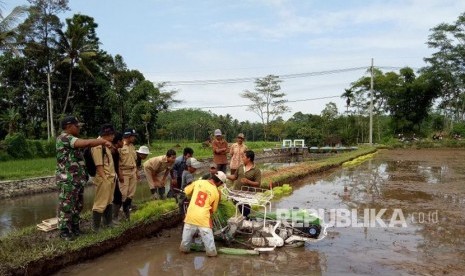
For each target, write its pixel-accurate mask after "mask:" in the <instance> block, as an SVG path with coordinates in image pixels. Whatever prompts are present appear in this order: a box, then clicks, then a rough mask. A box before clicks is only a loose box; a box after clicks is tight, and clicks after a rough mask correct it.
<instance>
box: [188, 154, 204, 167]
mask: <svg viewBox="0 0 465 276" xmlns="http://www.w3.org/2000/svg"><path fill="white" fill-rule="evenodd" d="M186 165H187V166H190V167H192V168H194V169H199V168H200V167H202V163H200V162H199V161H197V159H195V158H194V157H191V158H189V159H187V161H186Z"/></svg>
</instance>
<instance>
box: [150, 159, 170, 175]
mask: <svg viewBox="0 0 465 276" xmlns="http://www.w3.org/2000/svg"><path fill="white" fill-rule="evenodd" d="M167 160H168V159H167V157H166V155H161V156H155V157H152V158H150V159H149V160H147V161H145V162H144V170H148V171H150V172H152V173H153V174H155V175H158V174H159V173H161V172H165V171H166V170H167V169H168V170H170V169H171V165H172V164H168V162H167Z"/></svg>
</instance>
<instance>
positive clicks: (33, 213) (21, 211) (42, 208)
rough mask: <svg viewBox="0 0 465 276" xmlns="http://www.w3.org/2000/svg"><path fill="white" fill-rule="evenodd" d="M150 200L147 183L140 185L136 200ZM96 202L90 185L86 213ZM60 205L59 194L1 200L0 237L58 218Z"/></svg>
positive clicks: (85, 201) (86, 198) (87, 193)
mask: <svg viewBox="0 0 465 276" xmlns="http://www.w3.org/2000/svg"><path fill="white" fill-rule="evenodd" d="M148 198H150V191H149V190H148V188H147V183H146V182H141V183H139V184H138V188H137V191H136V195H135V199H136V200H142V199H148ZM93 201H94V186H92V185H89V186H87V187H86V188H85V190H84V211H83V212H85V211H88V210H91V209H92V205H93ZM57 204H58V194H57V193H44V194H37V195H31V196H24V197H18V198H13V199H4V200H0V236H3V235H5V234H7V233H9V232H10V231H12V230H14V229H20V228H22V227H26V226H30V225H35V224H38V223H40V222H42V220H45V219H48V218H52V217H55V216H56V208H57Z"/></svg>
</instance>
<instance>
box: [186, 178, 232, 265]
mask: <svg viewBox="0 0 465 276" xmlns="http://www.w3.org/2000/svg"><path fill="white" fill-rule="evenodd" d="M224 182H226V175H225V174H224V173H223V172H222V171H219V172H218V173H217V174H216V175H214V176H213V177H212V179H209V180H203V179H201V180H197V181H194V182H192V184H190V185H187V187H186V188H185V190H184V192H185V193H186V196H188V197H190V196H191V201H190V203H189V207H188V208H187V212H186V218H185V219H184V228H183V231H182V241H181V245H180V246H179V250H180V251H181V252H184V253H188V252H189V251H190V247H191V243H192V239H193V237H194V234H195V233H196V232H197V231H198V232H199V234H200V237H201V239H202V242H203V244H204V246H205V251H206V253H207V256H209V257H214V256H216V255H217V252H216V247H215V240H214V237H213V230H212V227H213V223H212V218H211V215H212V214H213V213H214V212H216V210H217V209H218V203H219V201H220V192H219V191H218V186H221V185H222V184H223V183H224Z"/></svg>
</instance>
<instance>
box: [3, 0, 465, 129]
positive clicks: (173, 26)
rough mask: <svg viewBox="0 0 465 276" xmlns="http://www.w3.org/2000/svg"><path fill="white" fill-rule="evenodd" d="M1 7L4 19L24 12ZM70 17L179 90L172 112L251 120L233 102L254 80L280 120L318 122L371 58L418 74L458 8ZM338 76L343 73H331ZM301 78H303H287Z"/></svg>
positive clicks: (403, 3) (275, 3)
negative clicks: (275, 89)
mask: <svg viewBox="0 0 465 276" xmlns="http://www.w3.org/2000/svg"><path fill="white" fill-rule="evenodd" d="M4 2H6V3H5V4H4V6H5V7H4V11H5V12H8V11H9V10H11V8H12V7H13V6H15V5H23V4H27V1H26V0H8V1H4ZM70 8H71V12H69V13H67V14H65V15H63V18H64V17H71V15H72V14H74V13H81V14H86V15H89V16H92V17H93V18H94V19H95V21H96V22H97V23H98V25H99V27H98V29H97V35H98V36H99V38H100V41H101V43H102V45H101V48H102V49H103V50H105V51H107V52H108V53H110V54H112V55H116V54H120V55H122V56H123V58H124V60H125V62H126V64H127V65H128V68H129V69H137V70H139V71H141V72H142V73H143V74H144V75H145V77H146V78H147V79H149V80H151V81H154V82H162V81H169V82H172V84H173V85H172V86H169V87H167V88H169V89H177V90H179V93H178V94H177V98H178V99H180V100H183V103H182V104H180V105H177V106H176V107H177V108H182V107H191V108H203V109H204V110H210V111H211V112H213V113H216V114H227V113H229V114H231V115H232V116H233V117H234V118H236V119H238V120H240V121H244V120H250V121H258V119H259V118H258V117H257V115H256V114H254V113H252V112H250V111H245V108H246V107H245V106H244V105H247V104H248V103H249V102H248V101H247V100H246V99H243V98H241V97H240V96H239V94H240V93H242V92H243V91H244V90H246V89H247V90H254V87H255V85H254V82H253V80H254V78H261V77H264V76H266V75H270V74H273V75H278V76H282V77H283V82H282V83H281V91H282V92H284V93H286V98H287V100H289V101H290V102H289V107H290V108H291V109H292V111H291V112H289V113H287V114H285V115H284V116H283V117H284V118H285V119H288V118H289V117H290V116H292V115H293V114H294V113H295V112H298V111H301V112H303V113H312V114H320V113H321V111H322V109H324V107H325V105H326V104H327V103H329V102H330V101H332V102H335V103H336V104H337V107H338V110H339V112H343V111H344V110H345V106H344V105H345V103H344V100H343V99H341V98H340V95H341V94H342V93H343V92H344V89H345V88H348V87H349V86H350V83H351V82H353V81H355V80H357V79H359V78H360V77H362V76H364V75H365V74H366V72H365V70H364V69H358V70H355V69H354V70H348V71H344V70H343V69H351V68H359V67H363V68H368V67H369V66H370V63H371V58H373V59H374V65H375V66H383V67H391V66H392V67H403V66H410V67H413V68H415V69H417V68H420V67H422V66H424V65H425V63H424V62H423V58H424V57H428V56H429V55H430V54H431V53H432V50H431V49H428V48H427V46H426V41H427V39H428V35H429V34H430V29H431V28H433V27H434V26H436V25H438V24H440V23H443V22H446V23H453V22H455V21H456V19H457V17H458V16H459V15H460V14H461V13H463V12H465V1H464V0H412V1H408V0H398V1H388V0H382V1H365V0H360V1H351V0H340V1H320V0H315V1H311V0H306V1H304V0H302V1H297V0H296V1H285V0H282V1H281V0H248V1H240V0H239V1H220V0H211V1H201V0H198V1H188V0H186V1H156V0H137V1H128V0H98V1H97V0H71V1H70ZM5 14H6V13H5ZM338 70H343V72H332V71H338ZM320 72H324V74H319V73H320ZM331 72H332V73H331ZM302 73H312V74H307V75H305V74H304V75H303V76H299V75H298V76H297V77H290V76H292V75H293V74H302ZM313 73H316V74H313ZM242 78H244V79H246V81H243V82H239V83H231V82H226V81H218V82H217V83H216V84H208V85H206V84H199V82H198V81H201V80H224V79H233V80H234V82H236V81H237V79H242ZM181 81H197V83H196V84H195V85H194V84H190V85H180V82H181ZM232 106H235V107H232Z"/></svg>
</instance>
